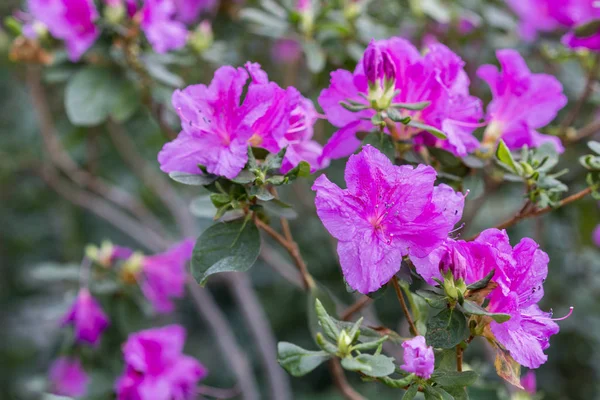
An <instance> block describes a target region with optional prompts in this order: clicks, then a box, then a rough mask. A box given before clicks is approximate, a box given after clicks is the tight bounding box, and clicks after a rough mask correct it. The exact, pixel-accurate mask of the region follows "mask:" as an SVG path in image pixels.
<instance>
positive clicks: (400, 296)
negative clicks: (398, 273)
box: [391, 276, 419, 336]
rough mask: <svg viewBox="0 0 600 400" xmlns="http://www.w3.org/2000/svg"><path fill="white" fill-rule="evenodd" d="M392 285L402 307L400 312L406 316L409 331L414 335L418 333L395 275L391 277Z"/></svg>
mask: <svg viewBox="0 0 600 400" xmlns="http://www.w3.org/2000/svg"><path fill="white" fill-rule="evenodd" d="M391 281H392V285H393V286H394V290H395V291H396V296H398V301H399V302H400V306H401V307H402V312H403V313H404V315H405V316H406V320H407V321H408V325H409V326H410V330H411V333H412V334H413V335H415V336H418V335H419V331H418V330H417V327H416V325H415V323H414V322H413V319H412V317H411V315H410V311H408V307H407V305H406V301H405V300H404V294H402V289H400V285H399V284H398V278H396V277H395V276H394V277H392V279H391Z"/></svg>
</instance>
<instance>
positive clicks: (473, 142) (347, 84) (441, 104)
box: [319, 37, 482, 158]
mask: <svg viewBox="0 0 600 400" xmlns="http://www.w3.org/2000/svg"><path fill="white" fill-rule="evenodd" d="M373 47H376V48H377V50H378V51H379V52H380V53H381V57H382V59H389V61H390V62H389V65H390V66H393V68H389V69H388V70H387V72H386V73H387V74H391V73H394V74H395V90H398V91H399V93H398V94H397V95H396V96H395V97H394V98H393V99H392V101H393V102H394V103H417V102H425V101H428V102H430V105H429V106H427V107H426V108H425V109H424V110H422V111H408V110H402V113H403V115H405V116H411V117H412V118H413V120H415V121H418V122H421V123H424V124H427V125H430V126H434V127H436V128H438V129H441V130H442V131H443V132H444V133H446V134H447V136H448V139H447V140H440V139H437V138H435V137H434V136H433V135H431V134H429V133H428V132H425V131H423V130H421V129H418V128H414V127H407V126H405V125H403V124H401V123H397V124H396V132H395V133H394V134H395V135H397V136H398V137H397V139H411V138H414V139H415V142H417V143H419V144H426V145H428V146H436V147H441V148H443V149H445V150H448V151H450V152H452V153H453V154H455V155H457V156H460V157H462V156H466V155H467V154H468V153H469V152H472V151H474V150H476V149H477V148H478V145H479V143H478V141H477V139H476V138H475V137H474V136H473V135H472V133H473V131H474V130H475V129H476V128H477V126H478V122H479V119H480V118H481V117H482V109H481V101H480V100H479V99H477V98H475V97H473V96H470V95H469V79H468V77H467V75H466V73H465V71H464V69H463V67H464V62H463V61H462V60H461V59H460V57H458V56H457V55H456V54H455V53H453V52H452V51H451V50H449V49H448V48H447V47H445V46H444V45H442V44H439V43H436V44H433V45H431V46H429V47H428V49H427V50H428V51H427V52H426V54H425V55H424V56H422V55H421V54H420V53H419V52H418V51H417V49H416V48H415V47H414V46H413V45H412V44H410V43H409V42H408V41H406V40H404V39H401V38H398V37H394V38H391V39H387V40H379V41H374V42H371V44H370V45H369V49H373ZM370 52H371V50H368V52H367V53H366V54H365V56H364V58H363V60H361V61H360V62H359V63H358V64H357V66H356V69H355V70H354V72H350V71H346V70H342V69H339V70H336V71H333V72H332V73H331V81H330V85H329V87H328V88H327V89H324V90H323V91H322V92H321V95H320V96H319V104H320V105H321V107H322V108H323V110H324V111H325V115H326V117H327V119H328V120H329V122H330V123H331V124H333V125H335V126H336V127H338V128H340V130H338V131H337V132H336V133H335V134H334V135H333V136H332V137H331V139H330V140H329V142H328V143H327V145H326V146H325V148H324V150H323V155H324V156H325V157H329V158H341V157H346V156H348V155H350V154H352V153H353V152H354V151H356V149H357V148H358V147H359V146H360V141H359V140H358V139H356V133H357V132H360V131H369V130H372V129H373V126H372V125H371V124H370V123H369V122H368V119H370V118H371V117H372V116H373V115H374V114H375V110H373V109H368V110H363V111H360V112H352V111H349V110H346V109H345V108H344V107H342V106H341V105H340V103H341V102H346V101H347V100H352V101H355V102H359V103H363V104H364V105H366V106H368V105H369V104H368V101H367V100H366V99H365V98H364V97H365V96H367V95H368V94H369V85H368V78H367V76H366V75H365V70H364V64H365V62H366V63H367V64H369V58H370ZM383 64H385V63H383ZM383 64H382V65H383ZM382 69H383V67H382ZM382 73H383V71H382ZM387 78H389V77H387ZM365 119H367V121H365ZM386 129H387V128H386ZM386 132H387V131H386ZM387 133H389V132H387Z"/></svg>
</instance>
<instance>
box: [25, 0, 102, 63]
mask: <svg viewBox="0 0 600 400" xmlns="http://www.w3.org/2000/svg"><path fill="white" fill-rule="evenodd" d="M27 4H28V6H29V11H30V12H31V14H33V17H34V18H35V19H36V20H38V21H40V22H42V23H43V24H44V25H46V27H47V28H48V31H50V34H51V35H52V36H54V37H55V38H57V39H60V40H63V41H64V42H65V45H66V47H67V53H68V55H69V59H70V60H71V61H77V60H79V59H80V58H81V56H82V55H83V53H85V52H86V51H87V50H88V49H89V48H90V47H91V46H92V45H93V44H94V42H95V41H96V39H97V38H98V36H99V35H100V31H99V30H98V28H97V27H96V25H95V24H94V22H95V21H96V19H98V11H97V10H96V6H95V5H94V2H93V1H92V0H28V3H27Z"/></svg>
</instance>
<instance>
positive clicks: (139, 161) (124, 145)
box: [108, 121, 196, 236]
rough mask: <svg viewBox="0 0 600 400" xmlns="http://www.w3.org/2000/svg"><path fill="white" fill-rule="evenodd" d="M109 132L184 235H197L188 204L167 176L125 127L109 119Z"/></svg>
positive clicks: (120, 152) (133, 168) (129, 163)
mask: <svg viewBox="0 0 600 400" xmlns="http://www.w3.org/2000/svg"><path fill="white" fill-rule="evenodd" d="M108 134H109V136H110V138H111V140H112V142H113V144H114V145H115V148H116V149H117V151H118V152H119V154H120V155H121V158H122V159H123V160H124V161H125V162H126V163H127V164H128V165H129V167H130V168H131V170H132V171H133V172H134V173H135V174H136V175H137V176H138V177H139V178H140V179H141V181H142V182H143V183H144V184H145V185H146V186H147V187H148V188H149V189H150V190H152V191H153V192H154V194H156V196H157V197H158V198H159V199H160V200H161V202H162V203H163V204H164V205H165V207H167V209H168V210H169V212H170V213H171V214H172V215H173V217H174V218H175V222H176V223H177V225H178V226H179V227H180V228H181V230H182V231H183V234H184V236H195V235H196V225H195V223H194V221H195V220H194V218H193V216H192V215H191V213H190V212H189V211H188V205H187V204H186V203H185V202H184V201H183V200H182V199H181V198H180V197H179V196H178V194H177V192H176V191H175V190H174V189H173V187H172V186H171V185H170V184H169V182H168V181H167V179H166V178H165V176H163V175H162V174H159V173H156V171H155V170H154V169H153V168H152V166H151V165H150V164H149V163H148V161H147V160H146V159H145V158H144V157H143V156H142V155H141V154H140V152H139V151H138V149H137V146H136V145H135V143H134V141H133V140H132V139H131V138H130V137H129V136H128V135H127V132H126V131H125V129H123V127H122V126H120V125H118V124H117V123H115V122H114V121H108Z"/></svg>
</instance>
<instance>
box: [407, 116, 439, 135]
mask: <svg viewBox="0 0 600 400" xmlns="http://www.w3.org/2000/svg"><path fill="white" fill-rule="evenodd" d="M408 126H412V127H414V128H417V129H422V130H424V131H427V132H429V133H431V134H432V135H433V136H435V137H436V138H438V139H448V136H446V134H445V133H444V132H442V131H440V130H439V129H438V128H435V127H433V126H431V125H427V124H424V123H422V122H419V121H415V120H412V121H410V122H409V123H408Z"/></svg>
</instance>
